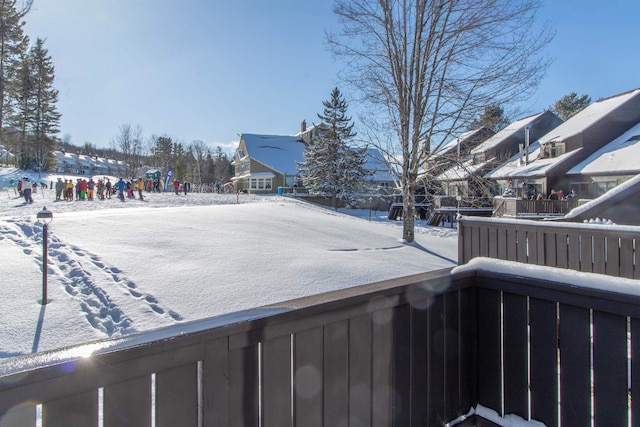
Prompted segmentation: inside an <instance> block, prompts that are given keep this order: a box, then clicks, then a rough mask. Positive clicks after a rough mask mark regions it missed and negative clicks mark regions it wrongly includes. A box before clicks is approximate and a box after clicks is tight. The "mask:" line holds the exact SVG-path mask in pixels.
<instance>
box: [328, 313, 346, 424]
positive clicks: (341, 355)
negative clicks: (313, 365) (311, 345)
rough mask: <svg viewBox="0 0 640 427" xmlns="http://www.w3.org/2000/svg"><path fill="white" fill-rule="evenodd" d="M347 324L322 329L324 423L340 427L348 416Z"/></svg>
mask: <svg viewBox="0 0 640 427" xmlns="http://www.w3.org/2000/svg"><path fill="white" fill-rule="evenodd" d="M348 332H349V323H348V321H346V320H345V321H340V322H335V323H332V324H329V325H327V326H325V328H324V384H325V387H324V390H323V393H324V422H325V425H342V424H344V423H346V422H347V420H348V414H349V389H348V386H349V385H348V381H347V380H348V378H349V372H348V367H349V365H348V360H349V347H348V344H349V341H348V338H349V336H348Z"/></svg>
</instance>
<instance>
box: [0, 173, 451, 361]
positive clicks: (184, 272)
mask: <svg viewBox="0 0 640 427" xmlns="http://www.w3.org/2000/svg"><path fill="white" fill-rule="evenodd" d="M24 175H25V173H24V172H21V171H18V170H15V169H7V168H0V182H2V183H3V188H2V191H0V257H1V259H2V263H0V277H2V281H1V282H0V283H1V286H2V287H1V289H2V292H3V295H2V298H1V299H0V325H2V326H0V359H7V358H10V357H13V356H18V355H23V354H28V353H33V352H36V351H43V350H49V349H55V348H62V347H65V346H70V345H75V344H79V343H84V342H90V341H95V340H101V339H104V338H119V337H127V336H129V334H132V333H135V332H140V331H150V330H157V329H158V328H163V327H173V328H181V327H183V326H184V327H187V322H189V321H192V320H200V319H205V318H212V317H214V316H222V315H227V316H228V315H231V314H232V313H240V314H238V316H241V317H243V316H244V317H246V316H249V317H252V316H260V315H263V313H264V311H263V310H257V308H259V307H261V306H265V305H269V304H275V303H280V302H283V301H287V300H291V299H295V298H299V297H304V296H308V295H313V294H317V293H321V292H326V291H331V290H336V289H340V288H345V287H350V286H356V285H362V284H366V283H371V282H375V281H379V280H385V279H391V278H395V277H402V276H406V275H410V274H414V273H421V272H425V271H432V270H437V269H442V268H450V267H453V266H455V265H456V260H457V238H456V234H455V231H454V230H451V229H438V228H429V227H422V226H417V227H416V233H415V242H413V243H411V244H407V243H406V242H404V241H403V240H402V238H401V237H402V227H401V223H399V222H397V223H396V222H391V221H388V220H387V219H386V215H387V213H386V212H375V211H373V212H371V215H372V220H371V221H369V220H368V215H369V211H368V210H359V211H349V213H351V214H353V215H347V214H346V213H345V212H347V211H338V212H335V211H332V210H330V209H326V208H323V207H318V206H315V205H311V204H308V203H305V202H302V201H298V200H295V199H292V198H288V197H282V196H277V195H273V196H257V195H248V194H239V195H236V194H235V193H234V194H212V193H203V194H196V193H190V194H188V195H186V196H185V195H182V194H181V195H179V196H176V195H175V194H173V193H159V194H158V193H144V194H145V196H146V199H145V200H144V201H140V200H137V199H136V200H131V199H127V200H126V201H124V202H121V201H119V200H117V199H111V200H95V201H74V202H66V201H60V202H55V201H53V200H54V192H53V190H44V191H42V190H41V189H38V191H37V193H35V194H34V195H33V198H34V203H33V204H30V205H26V204H24V201H23V200H22V199H19V198H17V196H16V195H15V193H14V190H13V188H7V186H6V183H7V182H8V181H9V180H10V179H15V178H19V177H21V176H24ZM27 175H29V174H27ZM29 176H31V178H32V179H33V178H35V177H37V175H35V174H30V175H29ZM67 178H69V176H67ZM56 179H57V175H49V176H43V177H42V180H44V181H45V182H47V183H48V182H49V181H55V180H56ZM45 206H46V207H47V209H49V210H51V211H52V212H53V222H52V223H51V224H50V226H49V239H48V245H49V247H48V268H47V271H48V275H47V277H48V304H46V305H41V299H42V272H41V269H40V266H41V262H42V225H41V224H39V223H38V222H37V220H36V213H37V212H38V211H40V210H42V209H43V208H44V207H45ZM285 308H286V306H285Z"/></svg>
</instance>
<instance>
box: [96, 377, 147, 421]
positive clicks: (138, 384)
mask: <svg viewBox="0 0 640 427" xmlns="http://www.w3.org/2000/svg"><path fill="white" fill-rule="evenodd" d="M103 400H104V406H103V414H104V415H103V416H104V427H118V426H141V427H143V426H150V425H151V377H149V376H144V377H139V378H134V379H131V380H129V381H124V382H121V383H118V384H114V385H110V386H107V387H105V388H104V399H103Z"/></svg>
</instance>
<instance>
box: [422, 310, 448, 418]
mask: <svg viewBox="0 0 640 427" xmlns="http://www.w3.org/2000/svg"><path fill="white" fill-rule="evenodd" d="M428 316H429V317H428V328H429V333H428V362H427V363H428V369H429V371H428V376H427V380H428V387H429V411H430V413H429V418H428V420H427V425H442V424H443V422H446V421H447V420H445V417H444V414H445V372H444V360H445V341H444V299H443V298H435V299H434V301H433V304H431V307H430V308H429V314H428Z"/></svg>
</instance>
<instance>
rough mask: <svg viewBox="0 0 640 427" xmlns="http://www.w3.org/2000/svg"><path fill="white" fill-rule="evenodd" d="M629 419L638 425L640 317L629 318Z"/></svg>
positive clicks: (639, 420)
mask: <svg viewBox="0 0 640 427" xmlns="http://www.w3.org/2000/svg"><path fill="white" fill-rule="evenodd" d="M631 420H632V422H633V424H632V425H633V427H639V426H640V319H637V318H636V319H631Z"/></svg>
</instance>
